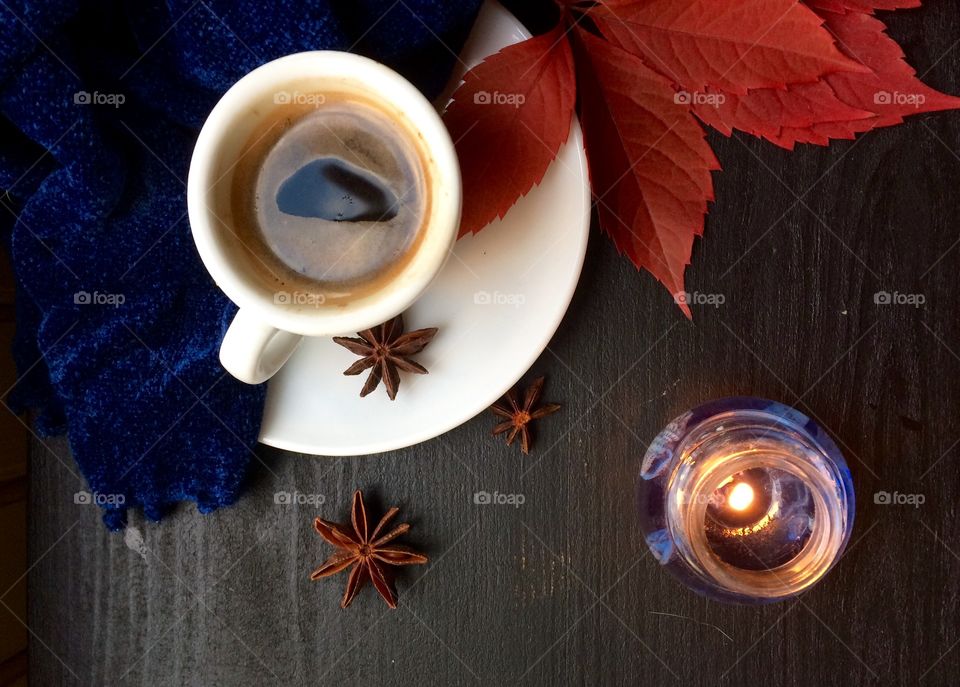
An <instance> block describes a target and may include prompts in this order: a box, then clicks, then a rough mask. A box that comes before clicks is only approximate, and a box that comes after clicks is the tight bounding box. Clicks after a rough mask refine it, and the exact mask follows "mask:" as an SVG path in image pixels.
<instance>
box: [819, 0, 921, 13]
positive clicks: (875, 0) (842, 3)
mask: <svg viewBox="0 0 960 687" xmlns="http://www.w3.org/2000/svg"><path fill="white" fill-rule="evenodd" d="M807 4H808V5H817V6H818V7H820V8H822V9H825V10H829V11H832V12H848V11H849V12H869V13H871V14H872V13H873V12H874V10H899V9H906V8H908V7H920V0H817V1H816V2H808V3H807Z"/></svg>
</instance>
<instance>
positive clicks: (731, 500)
mask: <svg viewBox="0 0 960 687" xmlns="http://www.w3.org/2000/svg"><path fill="white" fill-rule="evenodd" d="M753 496H754V495H753V487H751V486H750V485H749V484H747V483H746V482H739V483H738V484H735V485H733V489H731V490H730V494H729V495H728V496H727V505H729V506H730V507H731V508H733V509H734V510H739V511H743V510H746V509H747V508H749V507H750V504H751V503H753Z"/></svg>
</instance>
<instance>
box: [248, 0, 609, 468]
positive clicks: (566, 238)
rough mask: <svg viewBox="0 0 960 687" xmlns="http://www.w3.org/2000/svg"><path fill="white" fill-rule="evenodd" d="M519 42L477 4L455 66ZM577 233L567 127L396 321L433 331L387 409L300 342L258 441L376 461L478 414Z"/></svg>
mask: <svg viewBox="0 0 960 687" xmlns="http://www.w3.org/2000/svg"><path fill="white" fill-rule="evenodd" d="M529 35H530V34H529V33H528V32H527V31H526V29H525V28H524V27H523V25H522V24H521V23H520V22H519V21H517V19H516V18H515V17H514V16H513V15H512V14H510V13H509V12H507V10H505V9H504V8H503V7H502V6H500V5H499V4H498V3H496V2H487V3H486V4H485V5H484V6H483V8H482V10H481V11H480V15H479V17H478V18H477V22H476V24H475V26H474V29H473V33H472V34H471V36H470V39H469V40H468V41H467V44H466V45H465V46H464V49H463V53H462V54H461V59H462V60H463V61H464V62H465V63H466V64H468V65H470V66H473V65H474V64H476V63H478V62H480V61H481V60H482V59H483V58H484V57H486V56H487V55H490V54H492V53H494V52H496V51H497V50H499V49H501V48H502V47H504V46H506V45H510V44H512V43H516V42H519V41H521V40H523V39H525V38H527V37H529ZM461 76H462V73H461V74H455V75H454V77H453V79H454V80H455V81H456V82H459V80H460V77H461ZM503 164H504V165H509V164H511V161H510V160H503ZM589 228H590V187H589V182H588V178H587V162H586V156H585V153H584V149H583V138H582V136H581V132H580V126H579V124H578V123H577V122H576V121H575V122H574V123H573V128H572V129H571V132H570V139H569V141H567V143H566V145H565V146H564V147H563V148H562V149H561V151H560V155H559V156H558V157H557V159H556V160H555V161H554V163H553V164H552V165H551V167H550V169H549V170H548V171H547V174H546V176H544V178H543V182H542V183H541V184H540V186H539V187H535V188H534V189H533V190H532V191H531V192H530V193H529V194H528V195H527V196H526V197H524V198H521V199H520V201H519V202H518V203H517V204H516V205H515V206H514V207H512V208H511V209H510V211H509V212H508V213H507V215H506V217H504V219H503V220H500V221H496V222H494V223H493V224H491V225H490V226H489V227H487V228H486V229H484V230H483V231H482V232H481V233H480V234H478V235H476V236H471V237H465V238H463V239H461V240H460V241H458V242H457V244H456V246H455V247H454V253H453V255H451V256H450V259H449V260H448V262H447V264H446V266H445V267H444V269H443V271H442V272H441V273H440V275H439V276H438V277H437V279H436V281H435V282H434V283H433V284H432V285H431V286H430V288H429V290H428V291H427V292H426V293H425V294H424V295H423V296H422V297H421V298H420V300H419V301H417V303H415V304H414V306H413V307H412V308H411V309H410V310H409V311H408V312H407V313H406V314H405V316H404V320H405V324H406V327H407V329H408V330H410V329H417V328H420V327H439V328H440V332H439V334H438V335H437V337H436V338H435V339H434V340H433V342H432V343H431V344H430V345H429V346H428V347H427V348H426V349H425V350H424V351H423V352H422V353H420V354H419V355H418V356H416V359H417V360H418V361H419V362H420V363H421V364H423V365H424V366H425V367H426V368H427V369H428V370H429V371H430V374H428V375H412V374H406V373H401V383H400V391H399V393H398V395H397V400H396V401H390V400H389V399H388V398H387V395H386V392H385V390H384V389H383V387H382V385H381V387H380V388H378V389H377V390H376V391H374V392H373V393H372V394H370V395H369V396H367V397H366V398H360V395H359V394H360V388H361V387H362V386H363V382H364V379H365V378H366V375H365V374H363V375H360V376H358V377H345V376H344V375H343V371H344V370H345V369H346V368H347V367H349V366H350V364H351V363H353V362H354V361H355V360H356V356H354V355H353V354H352V353H350V352H349V351H347V350H346V349H344V348H342V347H340V346H338V345H337V344H335V343H333V341H331V340H330V339H329V338H310V339H306V340H305V341H304V342H303V344H301V346H300V348H299V349H298V350H297V352H296V353H295V354H294V355H293V357H292V358H291V359H290V361H289V362H288V363H287V364H286V365H285V366H284V367H283V369H282V370H281V371H280V373H279V374H278V375H277V376H276V377H274V378H273V379H272V380H271V381H270V383H269V388H268V391H267V402H266V407H265V409H264V416H263V424H262V427H261V430H260V441H261V442H263V443H264V444H268V445H270V446H276V447H277V448H281V449H286V450H289V451H297V452H301V453H313V454H318V455H330V456H349V455H363V454H369V453H379V452H381V451H390V450H393V449H399V448H404V447H406V446H411V445H413V444H417V443H419V442H421V441H426V440H427V439H432V438H433V437H436V436H438V435H440V434H443V433H444V432H446V431H448V430H450V429H453V428H454V427H456V426H457V425H460V424H462V423H463V422H466V421H467V420H469V419H470V418H472V417H474V416H475V415H477V414H478V413H480V412H482V411H484V410H486V409H487V408H488V407H489V406H490V405H491V404H492V403H493V402H494V401H496V400H497V399H498V398H499V397H500V396H501V395H502V394H503V393H504V392H506V390H507V389H509V388H510V387H511V386H513V385H514V384H515V383H516V382H517V381H518V380H519V379H520V378H521V377H522V376H523V374H524V373H525V372H526V371H527V369H528V368H529V367H530V366H531V365H532V364H533V363H534V361H535V360H536V359H537V357H538V356H539V355H540V353H542V352H543V349H544V348H545V347H546V345H547V344H548V343H549V341H550V339H551V338H552V337H553V334H554V332H556V330H557V327H558V326H559V325H560V320H561V319H562V318H563V315H564V313H565V312H566V310H567V306H568V305H569V304H570V299H571V298H572V297H573V291H574V289H575V288H576V285H577V280H578V279H579V278H580V269H581V267H582V266H583V257H584V254H585V252H586V248H587V236H588V232H589ZM493 421H494V420H493V418H492V417H491V423H493Z"/></svg>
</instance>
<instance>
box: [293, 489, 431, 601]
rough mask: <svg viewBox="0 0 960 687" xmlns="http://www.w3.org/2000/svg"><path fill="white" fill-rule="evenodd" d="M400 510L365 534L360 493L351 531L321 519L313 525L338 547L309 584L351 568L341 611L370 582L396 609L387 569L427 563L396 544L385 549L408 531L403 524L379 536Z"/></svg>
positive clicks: (393, 511) (395, 597)
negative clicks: (394, 566)
mask: <svg viewBox="0 0 960 687" xmlns="http://www.w3.org/2000/svg"><path fill="white" fill-rule="evenodd" d="M399 510H400V509H399V508H396V507H394V508H391V509H390V510H388V511H387V512H386V514H384V516H383V517H382V518H380V522H379V523H377V526H376V527H375V528H374V529H373V532H368V526H367V510H366V508H365V507H364V505H363V494H362V493H360V491H359V490H357V491H355V492H354V494H353V506H352V509H351V513H350V519H351V522H352V524H353V531H352V532H351V531H350V529H349V528H348V527H347V526H346V525H338V524H337V523H335V522H328V521H327V520H323V519H322V518H317V519H316V520H314V521H313V527H314V529H316V530H317V532H318V533H319V534H320V536H321V537H323V538H324V539H325V540H326V541H327V542H329V543H330V544H333V545H334V546H335V547H337V549H338V551H337V552H336V553H334V554H333V555H332V556H330V558H328V559H327V560H326V561H325V562H324V563H323V565H321V566H320V567H319V568H317V569H316V570H314V571H313V573H311V575H310V579H311V580H319V579H321V578H323V577H329V576H330V575H335V574H337V573H338V572H341V571H343V570H346V569H347V568H349V567H350V566H353V568H352V569H351V570H350V577H349V578H347V589H346V591H345V592H344V594H343V599H341V601H340V608H346V607H347V606H349V605H350V602H351V601H353V598H354V597H355V596H356V595H357V592H359V591H360V589H361V588H362V587H363V585H364V584H366V583H367V580H370V581H371V582H373V586H374V587H375V588H376V590H377V592H379V593H380V596H382V597H383V600H384V601H386V602H387V605H388V606H389V607H390V608H396V607H397V592H396V590H395V589H394V584H393V574H392V571H391V570H390V569H389V568H388V567H387V566H392V565H421V564H423V563H426V562H427V557H426V556H423V555H421V554H419V553H415V552H413V551H411V550H410V549H408V548H407V547H405V546H398V545H396V544H394V545H392V546H387V544H389V543H390V542H392V541H393V540H394V539H396V538H397V537H399V536H400V535H402V534H404V533H405V532H406V531H407V530H409V529H410V525H409V524H407V523H405V522H402V523H400V524H399V525H397V526H396V527H394V528H393V529H392V530H390V532H389V533H387V534H384V535H383V536H379V535H380V532H381V531H382V530H383V528H384V527H385V526H386V524H387V523H388V522H390V520H392V519H393V516H395V515H396V514H397V512H398V511H399Z"/></svg>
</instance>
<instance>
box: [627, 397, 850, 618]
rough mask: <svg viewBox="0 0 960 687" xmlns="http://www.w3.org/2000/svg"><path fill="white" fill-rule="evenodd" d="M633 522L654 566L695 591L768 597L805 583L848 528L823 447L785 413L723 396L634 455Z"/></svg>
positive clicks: (836, 465)
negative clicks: (638, 464) (637, 473)
mask: <svg viewBox="0 0 960 687" xmlns="http://www.w3.org/2000/svg"><path fill="white" fill-rule="evenodd" d="M641 478H642V479H641V480H640V484H639V501H640V515H641V526H642V528H643V530H644V533H645V535H646V541H647V544H648V545H649V546H650V548H651V550H652V551H653V553H654V555H656V557H657V559H658V560H659V561H660V562H661V563H662V564H663V565H665V566H666V567H667V569H668V570H670V571H671V572H672V573H674V574H676V575H677V576H678V577H679V578H680V579H681V580H682V581H683V582H685V583H686V584H688V585H689V586H691V587H693V588H694V589H696V590H697V591H699V592H701V593H705V594H707V595H710V596H713V597H715V598H719V599H725V600H733V601H775V600H778V599H782V598H785V597H788V596H792V595H794V594H797V593H799V592H801V591H803V590H804V589H807V588H808V587H809V586H811V585H812V584H814V583H816V582H817V581H818V580H819V579H820V578H822V577H823V575H824V574H826V572H827V570H829V568H830V567H831V566H832V565H833V563H834V562H835V561H836V559H837V558H838V557H839V554H840V552H841V551H842V549H843V547H844V546H845V544H846V541H847V539H848V538H849V535H850V530H851V528H852V525H853V512H854V509H853V500H854V496H853V486H852V483H851V481H850V473H849V469H848V468H847V465H846V462H845V461H844V459H843V456H842V455H840V452H839V451H838V450H837V448H836V446H835V445H834V444H833V442H832V441H831V440H830V439H829V438H828V437H827V436H826V435H825V434H824V433H823V432H822V431H821V430H820V429H819V428H818V427H817V426H816V425H815V424H814V423H813V422H812V421H810V419H809V418H807V417H806V416H804V415H802V414H801V413H799V412H797V411H796V410H794V409H792V408H788V407H786V406H783V405H781V404H779V403H774V402H772V401H765V400H762V399H751V398H733V399H723V400H720V401H713V402H711V403H708V404H706V405H704V406H701V407H699V408H696V409H694V410H692V411H690V412H688V413H685V414H684V415H682V416H681V417H679V418H677V419H676V420H674V421H673V422H672V423H670V425H668V426H667V427H666V428H665V429H664V430H663V432H661V433H660V435H659V436H658V437H657V438H656V439H655V440H654V441H653V443H652V444H651V445H650V449H649V450H648V451H647V455H646V456H645V457H644V461H643V468H642V470H641Z"/></svg>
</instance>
